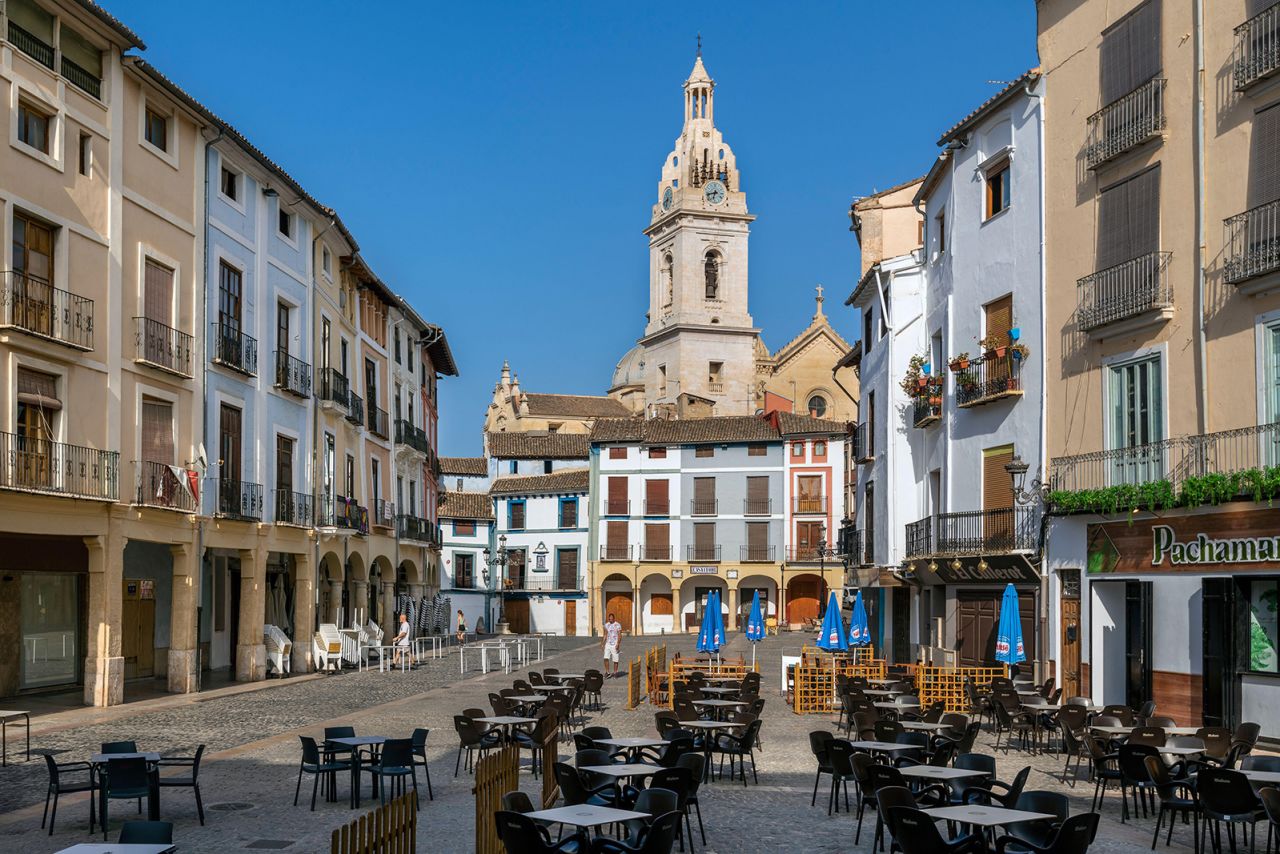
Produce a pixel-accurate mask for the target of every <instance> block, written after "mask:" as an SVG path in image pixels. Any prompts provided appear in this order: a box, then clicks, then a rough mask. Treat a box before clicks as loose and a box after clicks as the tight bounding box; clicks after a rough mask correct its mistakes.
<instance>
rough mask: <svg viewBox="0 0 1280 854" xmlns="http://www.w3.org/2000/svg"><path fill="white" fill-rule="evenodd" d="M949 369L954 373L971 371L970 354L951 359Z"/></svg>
mask: <svg viewBox="0 0 1280 854" xmlns="http://www.w3.org/2000/svg"><path fill="white" fill-rule="evenodd" d="M949 367H950V368H951V370H952V371H953V372H954V371H966V370H968V369H969V354H968V353H961V354H960V355H959V356H955V357H953V358H952V359H951V364H950V365H949Z"/></svg>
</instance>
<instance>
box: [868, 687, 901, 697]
mask: <svg viewBox="0 0 1280 854" xmlns="http://www.w3.org/2000/svg"><path fill="white" fill-rule="evenodd" d="M862 693H864V694H866V695H867V696H868V697H893V696H896V695H898V694H901V693H902V692H901V691H890V690H888V689H886V688H863V689H862Z"/></svg>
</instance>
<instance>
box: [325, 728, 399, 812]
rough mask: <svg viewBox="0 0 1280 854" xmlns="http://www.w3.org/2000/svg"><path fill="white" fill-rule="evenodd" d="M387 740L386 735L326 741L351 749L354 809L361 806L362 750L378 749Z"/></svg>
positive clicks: (349, 736)
mask: <svg viewBox="0 0 1280 854" xmlns="http://www.w3.org/2000/svg"><path fill="white" fill-rule="evenodd" d="M386 740H387V737H386V736H385V735H348V736H345V737H342V738H326V739H325V740H324V741H325V744H341V745H342V746H344V747H350V748H351V807H352V808H353V809H354V808H356V807H359V806H360V748H362V747H376V746H377V745H380V744H382V743H384V742H385V741H386ZM374 791H377V790H376V789H375V790H374Z"/></svg>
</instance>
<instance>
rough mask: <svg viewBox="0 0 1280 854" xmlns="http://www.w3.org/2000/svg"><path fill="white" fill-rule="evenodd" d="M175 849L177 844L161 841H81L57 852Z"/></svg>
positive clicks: (150, 853)
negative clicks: (122, 842)
mask: <svg viewBox="0 0 1280 854" xmlns="http://www.w3.org/2000/svg"><path fill="white" fill-rule="evenodd" d="M177 850H178V846H176V845H166V844H164V843H163V842H126V843H124V844H121V843H119V842H81V843H79V844H77V845H72V846H71V847H70V848H63V849H62V850H61V851H59V852H58V854H169V852H170V851H177Z"/></svg>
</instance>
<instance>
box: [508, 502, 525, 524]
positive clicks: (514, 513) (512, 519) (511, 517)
mask: <svg viewBox="0 0 1280 854" xmlns="http://www.w3.org/2000/svg"><path fill="white" fill-rule="evenodd" d="M507 528H508V529H509V530H512V531H522V530H524V502H523V501H508V502H507Z"/></svg>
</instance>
